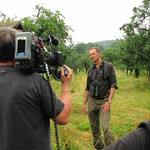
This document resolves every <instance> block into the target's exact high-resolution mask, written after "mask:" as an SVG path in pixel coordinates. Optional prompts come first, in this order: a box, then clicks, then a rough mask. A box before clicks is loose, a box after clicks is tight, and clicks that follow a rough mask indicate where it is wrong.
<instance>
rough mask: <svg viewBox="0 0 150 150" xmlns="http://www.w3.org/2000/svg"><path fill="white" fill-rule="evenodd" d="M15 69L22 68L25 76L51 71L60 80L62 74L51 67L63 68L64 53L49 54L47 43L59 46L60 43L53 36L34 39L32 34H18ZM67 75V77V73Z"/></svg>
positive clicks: (16, 38)
mask: <svg viewBox="0 0 150 150" xmlns="http://www.w3.org/2000/svg"><path fill="white" fill-rule="evenodd" d="M15 41H16V45H15V67H17V68H20V69H21V71H22V72H23V73H24V74H28V73H31V72H38V73H44V72H45V71H49V73H50V74H53V76H55V77H56V78H57V79H60V76H61V72H60V71H57V69H54V68H50V66H57V67H58V66H62V53H61V52H49V51H47V49H46V47H45V45H44V44H45V43H47V44H49V45H50V43H52V44H53V45H54V46H58V45H59V41H58V39H57V38H55V37H54V36H53V35H48V36H47V38H46V39H45V38H41V37H36V36H35V37H32V34H31V33H30V32H22V33H16V37H15ZM64 71H65V75H66V76H67V71H66V70H64Z"/></svg>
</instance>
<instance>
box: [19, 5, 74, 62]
mask: <svg viewBox="0 0 150 150" xmlns="http://www.w3.org/2000/svg"><path fill="white" fill-rule="evenodd" d="M64 20H65V17H64V16H63V15H62V14H61V13H60V11H58V10H56V11H54V12H53V11H51V10H50V9H46V8H44V7H43V6H41V5H36V6H35V11H34V14H33V16H29V17H25V18H23V19H22V25H23V27H24V29H25V31H28V32H31V33H32V34H33V35H34V36H38V37H39V36H40V37H45V38H46V36H47V35H50V34H52V35H54V36H55V37H57V38H58V39H59V43H60V44H59V45H58V46H57V47H56V46H53V45H52V44H51V48H52V51H61V52H62V55H63V62H64V61H65V59H66V58H67V57H68V56H69V55H70V54H71V52H72V48H71V46H66V45H65V44H66V42H68V43H72V37H71V35H70V34H69V32H70V31H73V30H72V28H71V27H70V26H68V25H66V24H65V22H64Z"/></svg>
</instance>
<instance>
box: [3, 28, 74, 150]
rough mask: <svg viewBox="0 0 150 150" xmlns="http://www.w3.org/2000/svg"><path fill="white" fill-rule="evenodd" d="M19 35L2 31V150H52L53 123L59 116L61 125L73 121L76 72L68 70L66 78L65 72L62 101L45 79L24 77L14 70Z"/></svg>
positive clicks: (62, 71) (62, 78)
mask: <svg viewBox="0 0 150 150" xmlns="http://www.w3.org/2000/svg"><path fill="white" fill-rule="evenodd" d="M17 32H18V31H17V30H14V29H10V28H4V29H1V30H0V150H52V146H51V140H50V119H54V116H56V122H57V124H59V125H65V124H67V123H68V121H69V117H70V113H71V108H72V100H71V95H70V90H69V86H70V82H71V79H72V72H71V69H70V68H68V67H67V66H64V67H65V68H66V69H67V71H68V76H65V75H64V70H63V68H61V82H62V90H61V97H60V99H59V98H57V97H56V95H55V93H54V91H53V89H52V87H51V86H50V85H48V81H46V80H45V79H44V77H43V76H41V75H40V74H38V73H32V74H29V75H24V74H23V73H22V72H21V71H20V70H19V69H17V68H15V67H14V63H15V60H14V54H15V34H16V33H17ZM49 86H50V87H49ZM50 88H51V92H50ZM52 97H53V100H54V101H55V107H56V109H55V110H56V112H55V113H56V114H54V109H53V101H52Z"/></svg>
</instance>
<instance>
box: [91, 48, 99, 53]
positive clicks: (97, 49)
mask: <svg viewBox="0 0 150 150" xmlns="http://www.w3.org/2000/svg"><path fill="white" fill-rule="evenodd" d="M91 49H95V50H96V52H97V53H100V49H99V48H98V47H92V48H90V50H91Z"/></svg>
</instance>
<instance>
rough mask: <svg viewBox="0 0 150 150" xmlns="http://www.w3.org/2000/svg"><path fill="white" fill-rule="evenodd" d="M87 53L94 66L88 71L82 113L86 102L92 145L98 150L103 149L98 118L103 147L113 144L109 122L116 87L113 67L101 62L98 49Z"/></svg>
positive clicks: (84, 110) (93, 48)
mask: <svg viewBox="0 0 150 150" xmlns="http://www.w3.org/2000/svg"><path fill="white" fill-rule="evenodd" d="M89 53H90V58H91V60H92V61H93V62H94V63H95V64H94V65H93V66H92V67H91V68H90V69H89V71H88V78H87V86H86V89H85V98H84V104H83V109H82V111H83V113H84V114H85V115H86V103H87V101H88V112H89V120H90V125H91V129H92V134H93V137H94V140H93V144H94V147H95V148H96V149H98V150H99V149H102V148H103V147H104V143H103V140H102V135H101V130H100V120H99V117H101V125H102V129H103V132H104V141H105V145H106V146H108V145H110V144H112V143H113V142H114V140H113V135H112V133H111V131H110V130H109V120H110V117H111V113H110V107H111V102H112V99H113V96H114V94H115V90H116V89H117V88H118V87H117V82H116V75H115V70H114V67H113V65H112V64H111V63H108V62H104V61H102V59H101V57H100V50H99V48H97V47H92V48H91V49H90V52H89Z"/></svg>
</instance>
